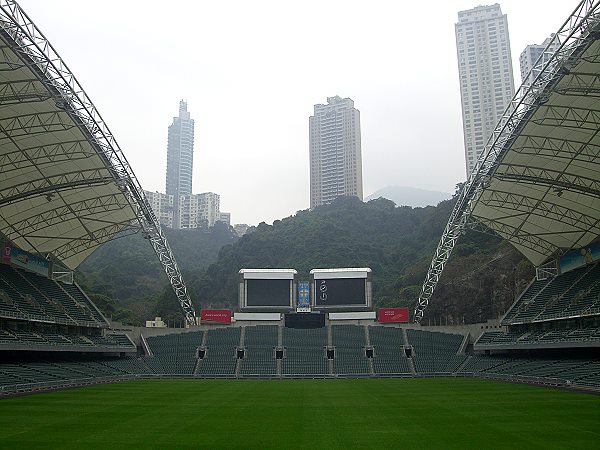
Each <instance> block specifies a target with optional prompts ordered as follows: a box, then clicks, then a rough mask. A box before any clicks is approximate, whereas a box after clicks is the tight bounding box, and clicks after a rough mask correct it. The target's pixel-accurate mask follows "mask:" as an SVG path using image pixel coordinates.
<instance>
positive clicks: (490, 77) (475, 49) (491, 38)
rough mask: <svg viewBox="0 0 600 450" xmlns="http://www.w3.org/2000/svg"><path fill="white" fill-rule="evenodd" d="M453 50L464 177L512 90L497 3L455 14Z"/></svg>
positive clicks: (504, 26) (506, 40)
mask: <svg viewBox="0 0 600 450" xmlns="http://www.w3.org/2000/svg"><path fill="white" fill-rule="evenodd" d="M455 27H456V52H457V56H458V73H459V78H460V94H461V103H462V113H463V135H464V144H465V162H466V169H467V176H468V175H469V174H470V173H471V171H472V170H473V168H474V167H475V163H476V162H477V159H478V158H479V156H480V155H481V153H482V151H483V148H484V146H485V143H486V142H487V140H488V138H489V137H490V135H491V134H492V132H493V131H494V127H495V126H496V123H497V122H498V120H499V119H500V117H502V113H503V112H504V110H505V109H506V107H507V106H508V104H509V103H510V101H511V99H512V97H513V96H514V93H515V85H514V80H513V69H512V61H511V55H510V41H509V37H508V21H507V19H506V15H505V14H502V10H501V9H500V5H498V4H497V3H496V4H494V5H491V6H477V7H476V8H473V9H470V10H468V11H460V12H459V13H458V23H457V24H456V25H455Z"/></svg>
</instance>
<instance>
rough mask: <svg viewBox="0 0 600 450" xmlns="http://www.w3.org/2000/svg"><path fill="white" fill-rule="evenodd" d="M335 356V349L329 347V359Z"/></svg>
mask: <svg viewBox="0 0 600 450" xmlns="http://www.w3.org/2000/svg"><path fill="white" fill-rule="evenodd" d="M333 358H335V349H334V348H328V349H327V359H333Z"/></svg>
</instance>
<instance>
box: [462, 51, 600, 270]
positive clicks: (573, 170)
mask: <svg viewBox="0 0 600 450" xmlns="http://www.w3.org/2000/svg"><path fill="white" fill-rule="evenodd" d="M570 61H571V67H570V68H569V69H563V70H562V71H560V73H559V74H558V76H557V77H556V80H555V81H554V82H552V83H549V84H548V86H547V88H546V92H545V93H542V94H541V96H542V98H543V101H541V102H539V104H538V105H536V107H535V108H534V109H532V112H531V113H530V115H529V116H528V117H527V118H526V119H523V121H522V122H523V123H522V126H521V128H520V129H519V128H517V130H516V131H515V132H514V133H513V136H512V138H511V139H510V140H509V144H508V145H507V146H506V148H505V150H504V152H503V153H502V154H501V156H500V157H499V158H498V160H497V161H496V164H495V168H494V170H493V171H490V172H489V173H490V177H489V179H488V180H487V181H486V184H485V187H484V188H483V189H482V190H481V191H480V192H479V195H478V197H477V198H475V199H474V200H473V201H472V202H471V205H472V218H474V219H476V220H477V221H478V222H480V223H482V224H484V225H486V226H487V227H489V228H491V229H492V230H494V231H495V232H496V233H497V234H498V235H500V236H501V237H503V238H505V239H506V240H508V241H509V242H510V243H512V244H513V245H514V246H515V247H516V248H517V249H518V250H519V251H521V252H522V253H523V254H524V255H525V256H526V257H527V258H528V259H529V260H530V261H531V262H532V263H533V264H535V265H540V264H541V263H543V262H544V261H546V260H547V259H548V258H550V257H552V256H555V255H557V254H560V253H561V252H563V251H566V250H568V249H570V248H573V247H581V246H585V245H587V244H589V243H590V242H591V241H593V240H595V239H597V238H598V236H600V136H599V132H600V41H599V40H595V39H594V40H590V42H589V46H587V47H586V48H585V49H584V50H583V51H582V52H581V55H577V58H572V59H571V60H570Z"/></svg>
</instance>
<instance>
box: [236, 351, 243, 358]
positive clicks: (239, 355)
mask: <svg viewBox="0 0 600 450" xmlns="http://www.w3.org/2000/svg"><path fill="white" fill-rule="evenodd" d="M237 359H244V349H243V348H238V349H237Z"/></svg>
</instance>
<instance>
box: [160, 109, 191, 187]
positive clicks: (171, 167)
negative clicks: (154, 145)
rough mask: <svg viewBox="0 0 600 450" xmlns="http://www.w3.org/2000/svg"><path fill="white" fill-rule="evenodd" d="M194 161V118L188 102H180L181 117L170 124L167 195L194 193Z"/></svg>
mask: <svg viewBox="0 0 600 450" xmlns="http://www.w3.org/2000/svg"><path fill="white" fill-rule="evenodd" d="M193 163H194V119H191V118H190V113H189V112H188V110H187V102H185V101H183V100H181V101H180V102H179V117H173V123H172V124H171V125H170V126H169V139H168V144H167V189H166V194H167V195H174V196H175V197H178V196H180V195H190V194H191V193H192V169H193Z"/></svg>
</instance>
